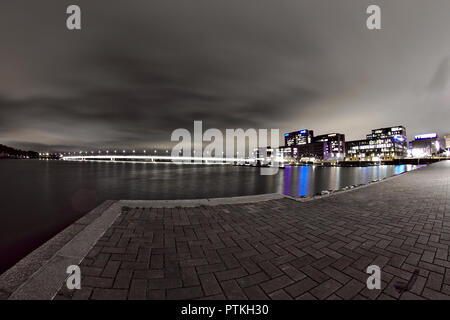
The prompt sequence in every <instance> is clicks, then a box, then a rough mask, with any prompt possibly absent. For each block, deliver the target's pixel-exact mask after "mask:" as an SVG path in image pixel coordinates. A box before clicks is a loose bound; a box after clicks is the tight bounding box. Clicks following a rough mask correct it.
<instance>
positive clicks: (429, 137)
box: [410, 133, 441, 158]
mask: <svg viewBox="0 0 450 320" xmlns="http://www.w3.org/2000/svg"><path fill="white" fill-rule="evenodd" d="M440 149H441V143H440V140H439V137H438V135H437V133H427V134H420V135H417V136H415V137H414V140H413V141H411V143H410V150H411V156H412V157H413V158H424V157H431V156H434V155H438V153H439V152H440Z"/></svg>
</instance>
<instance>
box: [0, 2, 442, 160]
mask: <svg viewBox="0 0 450 320" xmlns="http://www.w3.org/2000/svg"><path fill="white" fill-rule="evenodd" d="M74 3H77V4H78V5H80V7H81V9H82V30H81V31H76V32H73V31H68V30H67V29H66V27H65V19H66V14H65V10H66V7H67V6H68V5H69V4H73V3H72V2H68V1H61V0H54V1H48V0H40V1H23V0H16V1H2V3H0V46H1V50H0V143H3V144H9V145H13V146H16V147H24V148H34V149H36V150H37V151H41V150H42V151H44V150H47V149H49V150H67V151H69V150H86V149H90V148H110V147H112V148H114V147H117V148H124V147H125V148H126V147H128V148H131V147H133V148H147V147H158V148H159V147H165V146H167V145H168V144H169V140H170V133H171V132H172V131H173V130H174V129H176V128H179V127H184V128H192V126H193V121H194V120H203V123H204V127H205V128H210V127H215V128H221V129H224V128H239V127H243V128H249V127H252V128H279V129H280V130H281V131H282V132H288V131H293V130H297V129H301V128H309V129H314V131H315V133H316V134H320V133H328V132H341V133H345V134H346V137H347V140H350V139H359V138H363V137H364V136H365V135H366V133H368V132H370V130H371V129H372V128H377V127H384V126H391V125H400V124H403V125H405V126H406V127H407V132H408V135H409V137H410V138H411V137H412V136H413V135H415V134H420V133H427V132H436V131H437V132H438V133H439V134H440V135H443V134H447V133H449V132H450V128H449V126H448V123H449V119H450V107H449V105H450V82H449V78H450V58H449V56H450V41H449V40H450V32H449V31H450V19H449V16H450V1H448V0H433V1H432V2H431V1H429V2H426V1H423V0H396V1H380V0H377V1H375V0H373V1H364V0H363V1H361V0H348V1H347V0H339V1H337V0H311V1H310V0H308V1H304V0H290V1H288V0H271V1H268V0H254V1H248V0H213V1H212V0H190V1H181V0H177V1H173V0H160V1H148V0H126V1H125V0H120V1H117V0H115V1H98V0H90V1H81V0H80V1H76V2H74ZM369 4H379V5H380V6H381V9H382V28H383V29H382V30H381V31H369V30H367V29H366V27H365V20H366V17H367V16H366V14H365V10H366V8H367V6H368V5H369Z"/></svg>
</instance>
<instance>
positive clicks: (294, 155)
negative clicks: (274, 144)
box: [280, 130, 345, 161]
mask: <svg viewBox="0 0 450 320" xmlns="http://www.w3.org/2000/svg"><path fill="white" fill-rule="evenodd" d="M284 137H285V144H286V145H285V146H284V147H281V148H280V151H281V153H282V154H283V157H284V159H286V160H292V161H314V160H342V159H343V158H344V156H345V135H344V134H341V133H329V134H324V135H320V136H317V137H314V134H313V130H300V131H295V132H291V133H286V134H285V135H284Z"/></svg>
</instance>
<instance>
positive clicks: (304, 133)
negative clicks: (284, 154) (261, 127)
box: [284, 129, 314, 147]
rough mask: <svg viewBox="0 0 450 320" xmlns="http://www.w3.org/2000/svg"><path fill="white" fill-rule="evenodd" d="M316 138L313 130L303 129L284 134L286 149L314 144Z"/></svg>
mask: <svg viewBox="0 0 450 320" xmlns="http://www.w3.org/2000/svg"><path fill="white" fill-rule="evenodd" d="M313 137H314V131H313V130H307V129H303V130H300V131H294V132H290V133H285V134H284V144H285V146H286V147H291V146H300V145H304V144H308V143H311V142H312V139H313Z"/></svg>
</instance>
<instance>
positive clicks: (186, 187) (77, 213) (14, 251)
mask: <svg viewBox="0 0 450 320" xmlns="http://www.w3.org/2000/svg"><path fill="white" fill-rule="evenodd" d="M414 168H415V166H410V165H399V166H379V167H359V168H344V167H342V168H336V167H333V168H327V167H317V166H304V167H287V168H286V169H284V170H280V172H279V173H278V174H277V175H274V176H261V175H260V174H259V168H253V167H235V166H206V165H195V166H194V165H184V166H178V165H174V164H161V163H160V164H151V163H121V162H116V163H112V162H111V163H110V162H66V161H39V160H0V194H1V201H0V257H1V259H0V273H1V272H3V271H4V270H6V269H7V268H8V267H10V266H11V265H13V264H14V263H15V262H17V261H18V260H20V258H22V257H23V256H25V255H26V254H27V253H29V252H30V251H32V250H33V249H35V248H36V247H38V246H39V245H40V244H42V243H43V242H45V241H46V240H48V239H49V238H50V237H52V236H53V235H55V234H56V233H58V232H59V231H61V230H62V229H63V228H64V227H66V226H68V225H69V224H71V223H72V222H74V221H75V220H76V219H78V218H79V217H81V216H82V215H83V214H84V213H86V212H88V211H89V210H91V209H93V208H94V207H96V206H97V205H98V204H100V203H101V202H102V201H104V200H108V199H134V200H143V199H193V198H205V197H229V196H240V195H253V194H262V193H273V192H279V193H284V194H288V195H293V196H306V195H312V194H315V193H318V192H320V191H322V190H329V189H339V188H342V187H344V186H347V185H352V184H360V183H366V182H368V181H371V180H375V179H379V178H383V177H387V176H392V175H395V174H399V173H402V172H404V171H409V170H412V169H414Z"/></svg>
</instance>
